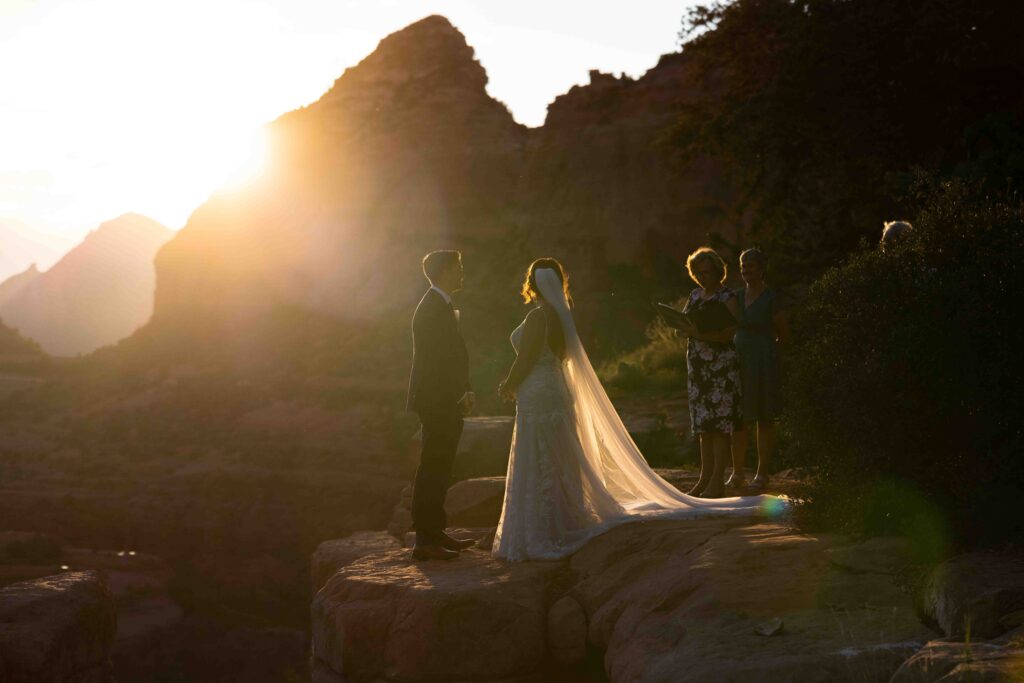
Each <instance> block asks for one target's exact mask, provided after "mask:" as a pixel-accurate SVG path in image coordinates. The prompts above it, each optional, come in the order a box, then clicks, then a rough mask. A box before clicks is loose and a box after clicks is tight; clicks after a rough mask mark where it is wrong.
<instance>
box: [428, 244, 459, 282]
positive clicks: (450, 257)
mask: <svg viewBox="0 0 1024 683" xmlns="http://www.w3.org/2000/svg"><path fill="white" fill-rule="evenodd" d="M460 261H462V252H461V251H456V250H454V249H442V250H440V251H432V252H430V253H429V254H427V255H426V256H424V257H423V274H424V275H426V276H427V279H428V280H430V281H431V282H433V281H434V280H436V279H437V278H438V277H440V276H441V274H442V273H444V272H445V271H446V270H448V269H449V268H451V267H452V266H454V265H455V264H456V263H459V262H460Z"/></svg>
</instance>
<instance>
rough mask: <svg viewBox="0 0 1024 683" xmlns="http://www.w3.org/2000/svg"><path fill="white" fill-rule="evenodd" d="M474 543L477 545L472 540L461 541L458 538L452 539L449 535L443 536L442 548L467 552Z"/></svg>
mask: <svg viewBox="0 0 1024 683" xmlns="http://www.w3.org/2000/svg"><path fill="white" fill-rule="evenodd" d="M474 543H476V541H474V540H473V539H472V538H468V539H465V540H461V541H460V540H459V539H457V538H452V537H451V536H449V535H448V534H441V547H442V548H447V549H448V550H465V549H466V548H469V547H470V546H472V545H473V544H474Z"/></svg>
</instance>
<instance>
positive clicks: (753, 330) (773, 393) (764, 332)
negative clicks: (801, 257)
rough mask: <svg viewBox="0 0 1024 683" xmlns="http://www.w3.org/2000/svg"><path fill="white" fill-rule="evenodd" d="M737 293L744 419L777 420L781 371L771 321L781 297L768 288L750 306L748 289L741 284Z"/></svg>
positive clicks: (780, 391) (738, 346)
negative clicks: (747, 296)
mask: <svg viewBox="0 0 1024 683" xmlns="http://www.w3.org/2000/svg"><path fill="white" fill-rule="evenodd" d="M735 294H736V303H737V304H738V305H739V310H740V324H739V330H737V332H736V337H735V341H736V351H737V352H738V353H739V357H740V377H741V380H742V384H743V399H742V414H743V421H744V422H754V421H758V420H774V419H775V418H777V417H779V415H781V414H782V371H781V369H780V366H779V348H778V344H777V343H776V342H775V329H774V324H773V322H772V319H773V318H774V317H775V314H776V313H777V312H778V311H779V307H780V302H779V296H778V294H777V293H776V292H775V290H774V289H771V288H766V289H765V290H764V291H763V292H761V296H759V297H757V299H755V300H754V302H753V303H752V304H751V305H750V306H747V305H746V290H745V289H744V288H742V287H741V288H739V289H737V290H736V292H735Z"/></svg>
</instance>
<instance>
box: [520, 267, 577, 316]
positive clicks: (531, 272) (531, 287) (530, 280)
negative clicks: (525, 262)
mask: <svg viewBox="0 0 1024 683" xmlns="http://www.w3.org/2000/svg"><path fill="white" fill-rule="evenodd" d="M544 268H550V269H551V270H553V271H555V275H557V276H558V279H559V281H560V282H561V283H562V291H563V292H565V300H566V301H568V302H569V305H570V306H572V294H570V293H569V276H568V275H567V274H566V272H565V268H563V267H562V264H561V263H559V262H558V260H557V259H553V258H539V259H537V260H536V261H534V262H533V263H531V264H530V267H529V268H527V269H526V279H525V280H524V281H523V301H525V302H526V303H528V304H529V303H533V302H534V301H537V300H538V299H543V298H544V296H543V295H542V294H541V293H540V290H539V289H538V288H537V271H538V270H542V269H544Z"/></svg>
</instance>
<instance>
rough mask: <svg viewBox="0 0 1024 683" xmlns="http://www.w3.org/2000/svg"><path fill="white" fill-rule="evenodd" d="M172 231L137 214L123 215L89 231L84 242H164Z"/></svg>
mask: <svg viewBox="0 0 1024 683" xmlns="http://www.w3.org/2000/svg"><path fill="white" fill-rule="evenodd" d="M172 234H173V231H172V230H171V229H170V228H168V227H166V226H164V225H162V224H160V223H158V222H157V221H155V220H153V219H152V218H149V217H148V216H143V215H142V214H139V213H125V214H121V215H120V216H118V217H117V218H114V219H111V220H109V221H104V222H103V223H100V225H99V227H97V228H96V229H95V230H93V231H91V232H90V233H89V234H88V236H86V240H94V239H107V238H113V239H121V238H125V237H128V238H132V239H147V238H152V239H157V240H166V239H169V238H170V237H171V235H172Z"/></svg>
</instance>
